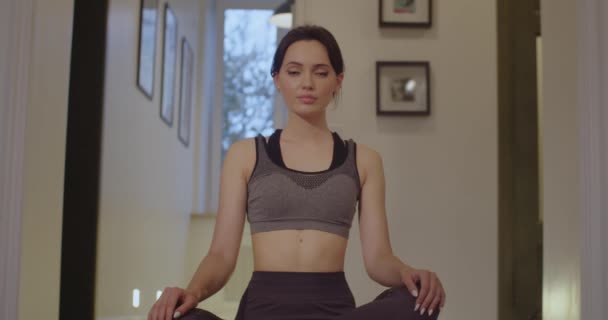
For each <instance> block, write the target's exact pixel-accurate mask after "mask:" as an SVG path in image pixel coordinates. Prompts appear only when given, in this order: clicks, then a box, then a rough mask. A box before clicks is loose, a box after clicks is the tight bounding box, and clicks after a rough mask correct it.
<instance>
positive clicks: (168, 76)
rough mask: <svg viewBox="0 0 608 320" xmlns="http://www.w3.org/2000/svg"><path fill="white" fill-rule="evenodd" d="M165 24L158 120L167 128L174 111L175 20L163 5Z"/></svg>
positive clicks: (170, 123)
mask: <svg viewBox="0 0 608 320" xmlns="http://www.w3.org/2000/svg"><path fill="white" fill-rule="evenodd" d="M164 18H165V20H164V21H165V23H164V26H165V27H164V38H163V39H164V40H163V71H162V89H161V99H160V100H161V102H160V118H161V119H162V120H163V121H164V122H165V123H166V124H167V125H168V126H169V127H171V126H172V125H173V113H174V112H173V110H175V108H174V105H175V72H176V64H177V45H178V43H177V18H176V17H175V13H174V12H173V10H171V8H170V7H169V4H168V3H167V4H165V17H164Z"/></svg>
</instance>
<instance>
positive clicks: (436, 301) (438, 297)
mask: <svg viewBox="0 0 608 320" xmlns="http://www.w3.org/2000/svg"><path fill="white" fill-rule="evenodd" d="M442 299H443V288H442V287H441V284H440V283H439V280H437V292H436V293H435V297H434V298H433V301H432V302H431V304H430V305H429V316H432V315H433V313H434V312H435V311H437V309H439V307H440V306H441V305H440V304H441V300H442Z"/></svg>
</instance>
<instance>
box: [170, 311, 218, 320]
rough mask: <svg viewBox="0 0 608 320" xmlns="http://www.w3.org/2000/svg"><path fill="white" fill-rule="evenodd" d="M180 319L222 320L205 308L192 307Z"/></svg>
mask: <svg viewBox="0 0 608 320" xmlns="http://www.w3.org/2000/svg"><path fill="white" fill-rule="evenodd" d="M179 319H180V320H222V319H221V318H220V317H218V316H216V315H214V314H213V313H211V312H209V311H207V310H203V309H192V310H190V311H189V312H188V313H186V314H185V315H184V316H183V317H180V318H179Z"/></svg>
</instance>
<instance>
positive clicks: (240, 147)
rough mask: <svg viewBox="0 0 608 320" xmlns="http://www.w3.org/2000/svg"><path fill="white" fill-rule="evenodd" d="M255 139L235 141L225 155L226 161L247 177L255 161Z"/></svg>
mask: <svg viewBox="0 0 608 320" xmlns="http://www.w3.org/2000/svg"><path fill="white" fill-rule="evenodd" d="M255 143H256V141H255V138H246V139H241V140H237V141H236V142H234V143H232V145H230V148H229V149H228V152H227V153H226V161H231V162H232V163H234V164H235V165H236V166H237V167H239V168H240V169H241V170H243V173H244V174H245V175H246V177H249V176H250V175H251V171H253V167H254V166H255V161H256V146H255Z"/></svg>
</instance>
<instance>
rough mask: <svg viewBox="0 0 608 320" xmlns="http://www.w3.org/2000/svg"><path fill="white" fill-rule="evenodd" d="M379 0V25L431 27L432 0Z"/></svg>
mask: <svg viewBox="0 0 608 320" xmlns="http://www.w3.org/2000/svg"><path fill="white" fill-rule="evenodd" d="M379 1H380V10H379V23H380V27H412V28H430V27H431V16H432V11H433V10H432V7H433V6H432V0H379Z"/></svg>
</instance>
